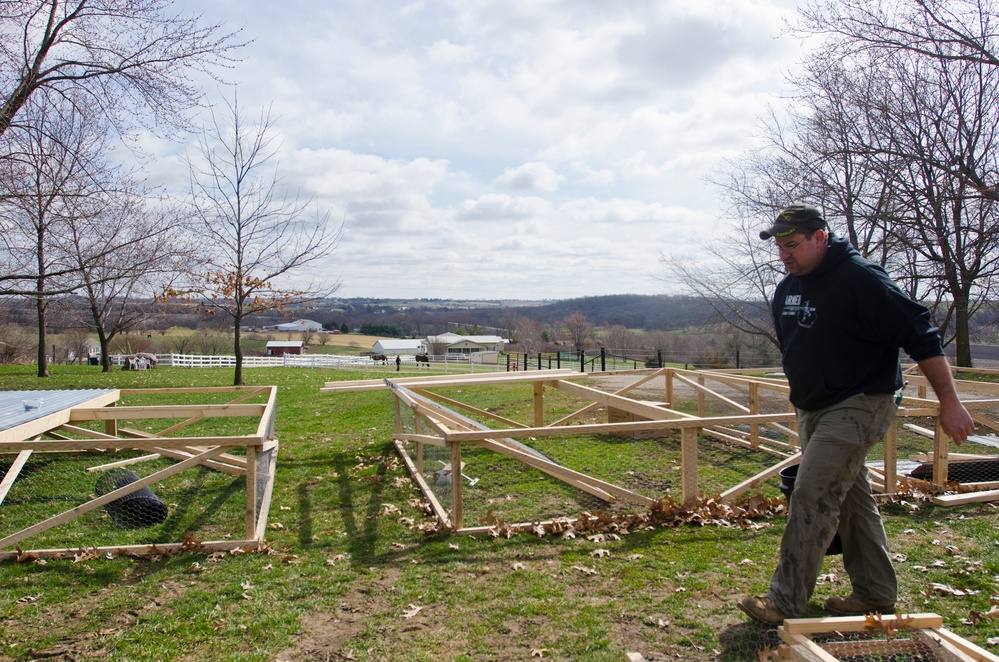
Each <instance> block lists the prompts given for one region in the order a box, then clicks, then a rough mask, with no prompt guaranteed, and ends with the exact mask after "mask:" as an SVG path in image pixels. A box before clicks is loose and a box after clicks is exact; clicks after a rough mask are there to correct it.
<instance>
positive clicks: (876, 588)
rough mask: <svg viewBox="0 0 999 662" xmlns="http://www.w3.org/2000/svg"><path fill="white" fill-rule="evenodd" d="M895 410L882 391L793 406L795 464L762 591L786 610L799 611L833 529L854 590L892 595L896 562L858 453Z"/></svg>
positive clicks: (875, 598) (884, 598)
mask: <svg viewBox="0 0 999 662" xmlns="http://www.w3.org/2000/svg"><path fill="white" fill-rule="evenodd" d="M896 410H897V406H896V405H895V402H894V398H893V396H892V395H889V394H870V395H865V394H861V395H855V396H853V397H850V398H847V399H846V400H844V401H843V402H840V403H837V404H835V405H832V406H830V407H826V408H825V409H819V410H815V411H805V410H802V409H799V410H798V412H797V413H798V434H799V436H800V440H801V447H802V459H801V466H799V467H798V476H797V478H796V480H795V484H794V491H793V492H792V495H791V496H792V498H791V507H790V512H789V513H788V519H787V528H786V529H785V530H784V537H783V539H782V540H781V543H780V560H779V561H778V563H777V569H776V570H775V571H774V574H773V577H772V578H771V579H770V589H769V591H768V592H767V595H768V596H769V597H770V599H771V600H773V601H774V602H775V603H776V604H777V606H778V607H779V608H780V610H781V611H782V612H784V614H786V615H787V616H791V617H799V616H801V615H803V614H804V613H805V610H806V608H807V605H808V600H809V598H811V597H812V591H814V590H815V582H816V580H817V579H818V576H819V573H820V572H821V570H822V562H823V559H824V557H825V550H826V548H827V547H828V546H829V543H830V542H831V541H832V539H833V536H834V535H835V534H836V531H837V530H838V531H839V535H840V538H841V540H842V542H843V564H844V565H845V567H846V572H847V574H848V575H849V576H850V582H851V584H853V592H854V593H855V594H856V595H858V596H860V597H861V598H864V599H865V600H866V601H868V602H870V603H871V604H894V603H895V599H896V597H897V593H898V583H897V580H896V578H895V569H894V568H893V567H892V564H891V558H890V556H889V553H888V538H887V536H886V535H885V529H884V524H883V523H882V521H881V513H880V512H879V511H878V506H877V503H875V501H874V497H873V496H872V494H871V484H870V481H869V480H868V478H867V467H866V466H864V461H865V459H866V457H867V452H868V451H869V450H870V449H871V447H872V446H873V445H874V444H876V443H877V442H878V441H880V440H881V439H882V438H883V437H884V436H885V434H886V433H887V432H888V429H889V427H890V426H891V422H892V420H893V418H894V417H895V412H896Z"/></svg>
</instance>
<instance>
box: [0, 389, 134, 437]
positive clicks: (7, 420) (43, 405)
mask: <svg viewBox="0 0 999 662" xmlns="http://www.w3.org/2000/svg"><path fill="white" fill-rule="evenodd" d="M113 392H114V389H96V388H94V389H73V390H62V391H0V430H9V429H10V428H13V427H15V426H18V425H22V424H24V423H27V422H29V421H33V420H35V419H36V418H41V417H42V416H48V415H49V414H52V413H54V412H57V411H62V410H64V409H71V408H73V407H75V406H77V405H79V404H80V403H83V402H86V401H87V400H91V399H93V398H96V397H98V396H101V395H105V394H107V393H113Z"/></svg>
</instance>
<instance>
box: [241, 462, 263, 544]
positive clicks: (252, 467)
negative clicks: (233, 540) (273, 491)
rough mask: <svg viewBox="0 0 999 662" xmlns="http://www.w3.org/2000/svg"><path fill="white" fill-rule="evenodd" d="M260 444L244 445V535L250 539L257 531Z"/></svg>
mask: <svg viewBox="0 0 999 662" xmlns="http://www.w3.org/2000/svg"><path fill="white" fill-rule="evenodd" d="M261 448H262V446H257V445H250V444H247V446H246V535H245V536H244V537H245V538H246V539H247V540H250V539H252V538H253V537H254V536H255V535H256V532H257V453H258V452H259V451H260V449H261Z"/></svg>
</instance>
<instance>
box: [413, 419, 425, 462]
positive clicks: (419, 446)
mask: <svg viewBox="0 0 999 662" xmlns="http://www.w3.org/2000/svg"><path fill="white" fill-rule="evenodd" d="M413 416H415V417H416V423H415V425H416V427H415V431H416V434H423V415H422V414H420V412H418V411H417V410H416V409H413ZM413 452H414V453H416V470H417V471H418V472H419V473H421V474H422V473H423V442H422V441H418V442H416V448H415V449H414V450H413Z"/></svg>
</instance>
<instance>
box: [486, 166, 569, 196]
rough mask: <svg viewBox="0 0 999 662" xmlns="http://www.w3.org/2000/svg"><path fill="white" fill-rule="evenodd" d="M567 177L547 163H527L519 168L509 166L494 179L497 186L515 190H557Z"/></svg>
mask: <svg viewBox="0 0 999 662" xmlns="http://www.w3.org/2000/svg"><path fill="white" fill-rule="evenodd" d="M564 181H565V177H563V176H562V175H560V174H558V173H557V172H556V171H555V170H554V169H553V168H552V167H551V166H549V165H548V164H546V163H538V162H533V163H525V164H524V165H522V166H519V167H517V168H507V169H506V170H505V171H504V172H503V174H502V175H500V176H499V177H497V178H496V179H495V180H494V181H493V185H494V186H496V187H497V188H502V189H510V190H514V191H524V190H527V191H557V190H558V187H559V185H560V184H561V183H562V182H564Z"/></svg>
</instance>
